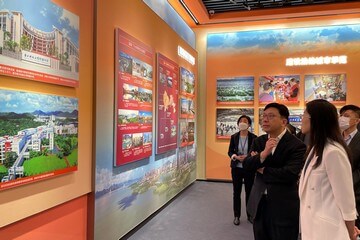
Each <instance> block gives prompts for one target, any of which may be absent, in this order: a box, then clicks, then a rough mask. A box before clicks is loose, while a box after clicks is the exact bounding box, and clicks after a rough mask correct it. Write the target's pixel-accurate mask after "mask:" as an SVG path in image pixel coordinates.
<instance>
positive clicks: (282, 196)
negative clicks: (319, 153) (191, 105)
mask: <svg viewBox="0 0 360 240" xmlns="http://www.w3.org/2000/svg"><path fill="white" fill-rule="evenodd" d="M288 117H289V110H288V109H287V107H286V106H285V105H283V104H278V103H270V104H268V105H266V107H265V109H264V114H263V121H262V128H263V130H264V131H265V132H266V133H267V134H264V135H262V136H260V137H258V138H256V139H255V140H254V142H253V144H252V148H251V151H250V154H249V155H248V156H247V157H246V158H245V159H244V161H243V166H244V168H245V169H246V170H248V171H254V170H255V171H257V172H256V176H255V181H254V185H253V188H252V190H251V194H250V199H249V203H248V206H247V210H248V212H249V213H250V215H251V217H252V218H253V221H254V224H253V228H254V236H255V240H296V239H297V238H298V234H299V208H300V202H299V196H298V179H299V174H300V171H301V169H302V167H303V164H304V160H303V157H304V154H305V151H306V146H305V144H304V143H302V142H301V141H300V140H299V139H298V138H297V137H296V136H294V135H292V134H290V133H289V132H288V131H287V130H286V124H287V122H288Z"/></svg>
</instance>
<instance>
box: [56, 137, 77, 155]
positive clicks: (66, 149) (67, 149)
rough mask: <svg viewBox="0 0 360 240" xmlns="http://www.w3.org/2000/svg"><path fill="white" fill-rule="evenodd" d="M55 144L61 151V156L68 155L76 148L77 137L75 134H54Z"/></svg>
mask: <svg viewBox="0 0 360 240" xmlns="http://www.w3.org/2000/svg"><path fill="white" fill-rule="evenodd" d="M55 144H56V146H57V147H58V148H59V150H60V151H61V152H62V154H63V156H65V157H66V156H69V155H70V153H71V152H72V151H73V150H74V149H75V148H77V144H78V138H77V136H76V135H68V136H63V135H56V136H55Z"/></svg>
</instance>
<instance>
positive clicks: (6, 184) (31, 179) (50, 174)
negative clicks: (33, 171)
mask: <svg viewBox="0 0 360 240" xmlns="http://www.w3.org/2000/svg"><path fill="white" fill-rule="evenodd" d="M74 171H77V166H74V167H68V168H63V169H60V170H55V171H53V172H48V173H42V174H39V175H35V176H30V177H21V178H19V179H15V180H11V181H9V182H2V183H0V190H3V189H8V188H13V187H17V186H20V185H23V184H27V183H33V182H37V181H40V180H44V179H47V178H52V177H56V176H59V175H62V174H65V173H69V172H74Z"/></svg>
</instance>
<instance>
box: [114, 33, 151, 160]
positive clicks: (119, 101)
mask: <svg viewBox="0 0 360 240" xmlns="http://www.w3.org/2000/svg"><path fill="white" fill-rule="evenodd" d="M115 52H116V56H115V66H116V67H115V71H116V72H115V76H116V104H115V105H116V106H115V109H116V110H115V111H116V113H115V116H116V119H115V123H116V124H115V129H116V130H115V136H116V137H115V139H116V140H115V146H116V153H115V161H114V165H115V166H120V165H123V164H126V163H130V162H134V161H137V160H140V159H143V158H146V157H150V156H151V154H152V142H153V136H152V122H153V107H152V103H153V50H152V49H151V48H150V47H148V46H147V45H146V44H144V43H142V42H141V41H139V40H137V39H136V38H134V37H132V36H131V35H129V34H127V33H126V32H124V31H122V30H121V29H116V51H115Z"/></svg>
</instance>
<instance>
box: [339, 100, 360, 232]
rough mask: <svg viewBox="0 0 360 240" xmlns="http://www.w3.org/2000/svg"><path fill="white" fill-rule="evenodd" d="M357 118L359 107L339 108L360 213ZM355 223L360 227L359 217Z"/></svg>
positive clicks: (359, 159) (359, 155) (359, 133)
mask: <svg viewBox="0 0 360 240" xmlns="http://www.w3.org/2000/svg"><path fill="white" fill-rule="evenodd" d="M359 118H360V108H359V107H358V106H355V105H345V106H344V107H342V108H341V109H340V117H339V125H340V129H341V131H342V135H343V137H344V140H345V143H346V144H347V145H348V147H349V149H350V153H351V160H352V164H351V165H352V166H351V167H352V176H353V185H354V192H355V200H356V210H357V212H358V213H360V147H359V146H360V132H359V131H358V130H357V125H358V124H359V122H360V120H359ZM355 224H356V226H357V227H358V228H360V219H359V217H358V218H357V219H356V222H355Z"/></svg>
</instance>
